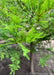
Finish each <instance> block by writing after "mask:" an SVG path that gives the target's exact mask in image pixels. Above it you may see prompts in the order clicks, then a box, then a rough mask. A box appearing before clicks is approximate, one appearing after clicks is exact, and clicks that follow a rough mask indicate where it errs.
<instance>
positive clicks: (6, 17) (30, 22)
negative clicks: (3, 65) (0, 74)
mask: <svg viewBox="0 0 54 75" xmlns="http://www.w3.org/2000/svg"><path fill="white" fill-rule="evenodd" d="M53 10H54V0H33V1H31V0H0V39H1V40H4V43H3V44H0V59H1V60H2V59H4V56H6V57H7V58H10V60H11V61H12V64H9V67H10V69H11V72H10V74H12V73H13V75H15V70H18V69H19V68H20V66H19V64H20V56H21V53H22V54H23V56H24V57H26V58H27V59H28V60H29V57H28V55H27V53H29V52H30V50H29V49H27V48H26V47H25V46H24V45H23V44H25V43H28V44H31V43H33V45H34V44H37V43H39V42H40V41H43V40H50V39H51V38H52V39H53V38H54V25H53V24H54V17H53V16H54V11H53ZM14 44H16V45H17V48H15V49H12V48H11V47H10V45H14ZM32 52H33V51H32ZM44 59H46V58H43V59H41V63H40V64H42V65H44V64H45V61H43V60H44ZM46 60H48V59H46ZM42 62H43V63H42Z"/></svg>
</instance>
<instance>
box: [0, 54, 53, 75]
mask: <svg viewBox="0 0 54 75" xmlns="http://www.w3.org/2000/svg"><path fill="white" fill-rule="evenodd" d="M38 57H39V55H38V54H37V55H36V53H35V54H34V70H35V72H34V73H33V74H31V73H29V61H28V60H27V59H26V58H24V57H21V58H20V60H21V63H20V66H21V69H19V70H18V71H16V73H15V75H54V74H52V73H51V71H50V70H49V68H47V67H43V68H42V67H41V66H38V63H39V60H38ZM10 63H11V61H10V59H7V58H6V59H4V60H3V61H2V62H0V75H10V74H9V73H10V69H9V67H8V64H10Z"/></svg>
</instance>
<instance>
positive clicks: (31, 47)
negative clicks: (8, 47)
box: [30, 43, 34, 73]
mask: <svg viewBox="0 0 54 75" xmlns="http://www.w3.org/2000/svg"><path fill="white" fill-rule="evenodd" d="M32 49H33V43H31V44H30V72H31V73H34V63H33V53H32Z"/></svg>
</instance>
